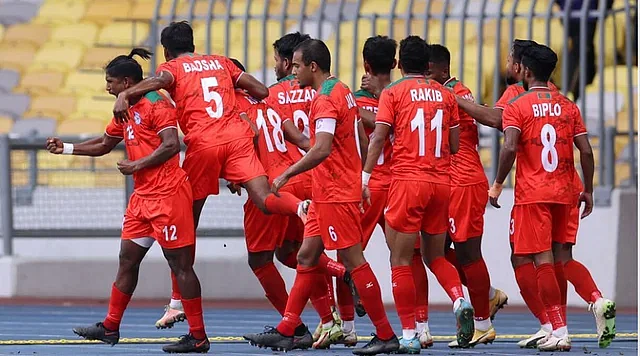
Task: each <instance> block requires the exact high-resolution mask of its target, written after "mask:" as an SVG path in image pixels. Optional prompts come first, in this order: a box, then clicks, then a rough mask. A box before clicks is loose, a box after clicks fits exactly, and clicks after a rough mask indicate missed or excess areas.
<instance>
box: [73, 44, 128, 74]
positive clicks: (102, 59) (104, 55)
mask: <svg viewBox="0 0 640 356" xmlns="http://www.w3.org/2000/svg"><path fill="white" fill-rule="evenodd" d="M126 51H127V50H126V49H122V48H115V47H92V48H89V49H87V51H86V52H85V53H84V56H83V57H82V61H81V62H80V66H79V68H80V69H84V70H95V71H102V70H103V69H104V67H105V66H106V65H107V63H109V61H110V60H111V59H113V58H116V57H117V56H119V55H121V54H127V53H125V52H126Z"/></svg>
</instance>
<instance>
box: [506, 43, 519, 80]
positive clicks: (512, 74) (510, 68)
mask: <svg viewBox="0 0 640 356" xmlns="http://www.w3.org/2000/svg"><path fill="white" fill-rule="evenodd" d="M519 71H520V65H519V64H517V63H514V62H513V51H511V52H509V56H508V57H507V70H506V75H507V78H506V79H507V85H512V84H515V83H517V82H518V81H519V78H518V72H519Z"/></svg>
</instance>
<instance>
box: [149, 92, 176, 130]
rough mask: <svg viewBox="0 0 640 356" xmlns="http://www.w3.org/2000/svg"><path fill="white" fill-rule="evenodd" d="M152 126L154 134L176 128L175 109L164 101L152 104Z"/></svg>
mask: <svg viewBox="0 0 640 356" xmlns="http://www.w3.org/2000/svg"><path fill="white" fill-rule="evenodd" d="M153 124H154V128H155V131H156V133H158V134H160V132H162V131H164V130H166V129H170V128H175V129H177V128H178V119H177V116H176V109H175V108H174V107H173V105H171V103H169V102H168V101H166V100H161V101H158V102H156V103H154V104H153Z"/></svg>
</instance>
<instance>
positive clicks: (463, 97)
mask: <svg viewBox="0 0 640 356" xmlns="http://www.w3.org/2000/svg"><path fill="white" fill-rule="evenodd" d="M462 99H464V100H467V101H471V102H475V101H476V99H474V98H473V94H471V93H467V94H465V95H463V96H462Z"/></svg>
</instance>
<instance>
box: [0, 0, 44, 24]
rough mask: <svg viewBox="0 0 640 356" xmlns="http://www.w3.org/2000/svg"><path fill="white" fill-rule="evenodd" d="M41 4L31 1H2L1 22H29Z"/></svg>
mask: <svg viewBox="0 0 640 356" xmlns="http://www.w3.org/2000/svg"><path fill="white" fill-rule="evenodd" d="M39 8H40V4H39V3H37V2H30V1H18V0H15V1H7V2H0V23H1V24H4V25H13V24H16V23H22V22H29V21H30V20H31V19H32V18H33V17H34V16H36V14H37V13H38V9H39Z"/></svg>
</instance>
